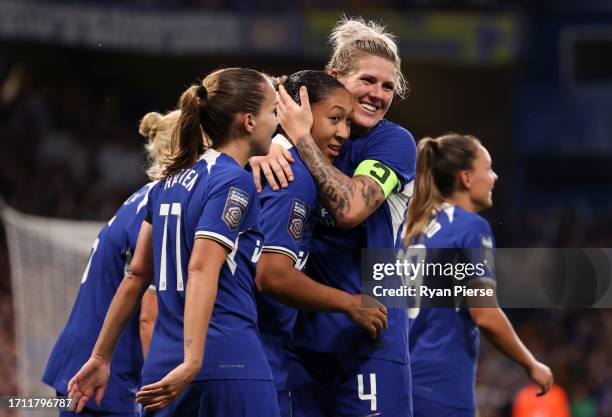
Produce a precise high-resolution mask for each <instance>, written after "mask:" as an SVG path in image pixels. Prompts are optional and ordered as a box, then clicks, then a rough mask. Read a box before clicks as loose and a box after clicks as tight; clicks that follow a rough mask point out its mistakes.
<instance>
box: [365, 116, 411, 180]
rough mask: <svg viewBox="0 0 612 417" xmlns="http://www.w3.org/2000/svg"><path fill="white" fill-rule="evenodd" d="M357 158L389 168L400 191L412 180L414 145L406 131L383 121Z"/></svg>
mask: <svg viewBox="0 0 612 417" xmlns="http://www.w3.org/2000/svg"><path fill="white" fill-rule="evenodd" d="M381 123H382V125H381V126H380V127H378V129H379V131H378V132H375V133H374V134H373V136H372V138H371V139H370V140H368V143H367V144H366V145H365V146H364V148H363V150H362V151H361V154H360V156H359V159H360V161H364V160H367V159H370V160H374V161H377V162H380V163H381V164H383V165H385V166H387V167H389V168H391V169H392V170H393V171H394V172H395V174H396V175H397V178H398V180H399V182H400V189H402V188H403V187H404V186H405V185H406V184H408V183H409V182H411V181H413V180H414V177H415V170H416V144H415V142H414V138H413V137H412V135H411V134H410V132H408V131H407V130H406V129H404V128H402V127H401V126H398V125H396V124H394V123H391V122H388V121H386V120H383V121H382V122H381Z"/></svg>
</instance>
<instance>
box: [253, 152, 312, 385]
mask: <svg viewBox="0 0 612 417" xmlns="http://www.w3.org/2000/svg"><path fill="white" fill-rule="evenodd" d="M290 152H291V155H292V156H293V158H294V160H295V163H294V164H293V165H292V166H291V169H292V170H293V174H294V178H295V179H294V181H292V182H290V183H289V186H288V187H287V188H285V189H281V190H280V191H273V190H272V189H271V188H270V186H269V185H266V186H265V187H264V191H263V192H262V193H261V195H260V204H261V228H262V231H263V234H264V244H263V252H276V253H283V254H285V255H287V256H289V257H290V258H291V259H293V261H294V263H295V268H297V269H298V270H300V271H301V270H302V269H303V268H304V266H305V265H306V260H307V259H308V254H309V250H310V243H311V240H312V224H311V219H312V215H313V213H314V211H315V209H316V206H317V187H316V184H315V182H314V180H313V178H312V176H311V175H310V172H309V171H308V169H307V168H306V167H305V166H304V164H303V162H302V160H301V159H300V157H299V155H298V153H297V150H296V149H295V148H291V149H290ZM258 310H259V329H260V331H261V337H262V342H263V345H264V349H265V351H266V355H267V356H268V360H269V362H270V366H271V368H272V375H273V376H274V383H275V385H276V389H277V390H278V391H282V390H286V389H287V366H286V355H285V352H286V349H287V344H288V343H290V340H291V338H292V335H293V326H294V324H295V319H296V316H297V310H295V309H293V308H291V307H289V306H286V305H285V304H282V303H280V302H278V301H276V300H274V299H272V298H270V297H268V296H266V295H263V294H259V299H258Z"/></svg>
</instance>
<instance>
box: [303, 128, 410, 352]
mask: <svg viewBox="0 0 612 417" xmlns="http://www.w3.org/2000/svg"><path fill="white" fill-rule="evenodd" d="M368 159H371V160H376V161H378V162H380V163H382V164H383V165H385V166H387V167H389V168H391V169H392V170H393V171H394V172H395V174H396V175H397V177H398V179H399V186H398V187H397V189H396V190H395V191H394V192H393V193H392V194H390V195H389V196H388V197H387V199H386V200H385V202H384V203H383V204H382V205H381V206H380V207H379V208H378V209H377V210H376V211H375V212H374V213H372V214H371V215H370V216H369V217H368V218H367V219H366V220H365V221H364V222H363V223H362V224H361V225H359V226H357V227H355V228H353V229H350V230H347V229H341V228H337V227H335V226H334V221H333V218H332V216H331V215H330V214H329V213H328V212H327V211H326V210H325V209H324V208H320V209H318V210H317V213H316V214H315V218H314V222H315V233H314V239H313V244H312V247H311V251H310V258H309V262H308V264H307V273H308V275H309V276H312V277H313V278H316V279H317V280H319V281H320V282H322V283H324V284H326V285H330V286H332V287H336V288H339V289H341V290H344V291H347V292H349V293H351V294H358V293H361V292H362V291H361V249H362V248H394V247H397V245H398V244H399V242H400V239H399V237H400V234H401V230H402V225H403V222H404V218H405V215H406V210H407V206H408V200H409V198H410V196H411V195H412V187H413V180H414V174H415V163H416V145H415V142H414V139H413V138H412V135H411V134H410V132H408V131H407V130H405V129H404V128H402V127H400V126H398V125H396V124H394V123H392V122H389V121H387V120H381V121H380V122H379V123H378V124H377V125H376V126H375V127H374V128H372V129H371V130H370V131H369V132H368V133H367V134H365V135H362V136H359V137H351V138H349V139H348V140H347V141H346V143H344V144H343V146H342V148H341V150H340V155H339V156H338V157H337V158H336V159H335V161H334V165H335V166H336V168H338V169H339V170H341V171H342V172H343V173H344V174H346V175H348V176H350V177H352V176H353V173H354V172H355V169H356V168H357V167H358V165H359V164H360V163H361V162H362V161H364V160H368ZM388 324H389V328H388V329H387V330H386V331H384V332H383V333H382V335H381V336H379V337H378V339H377V340H376V341H372V340H371V338H370V336H369V335H368V334H367V333H366V331H365V330H363V329H361V328H359V327H357V326H356V325H355V324H353V323H352V322H351V321H350V320H349V319H348V318H347V317H346V316H345V315H343V314H340V313H312V312H300V313H299V316H298V320H297V323H296V328H295V338H296V345H297V346H299V347H301V348H305V349H309V350H313V351H318V352H327V353H339V354H350V355H355V356H362V357H374V358H379V359H386V360H393V361H397V362H401V363H406V362H407V360H408V358H407V349H406V346H407V334H406V314H405V312H404V311H402V310H399V309H390V310H389V317H388Z"/></svg>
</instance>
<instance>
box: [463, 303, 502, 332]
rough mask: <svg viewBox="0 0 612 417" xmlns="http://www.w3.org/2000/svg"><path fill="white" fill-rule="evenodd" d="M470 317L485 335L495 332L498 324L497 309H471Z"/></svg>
mask: <svg viewBox="0 0 612 417" xmlns="http://www.w3.org/2000/svg"><path fill="white" fill-rule="evenodd" d="M470 315H471V316H472V321H473V322H474V324H475V325H476V326H477V327H478V329H480V330H481V331H483V332H485V333H490V332H492V331H494V329H495V327H496V326H495V323H497V320H496V318H497V308H489V307H481V308H470Z"/></svg>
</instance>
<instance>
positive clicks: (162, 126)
mask: <svg viewBox="0 0 612 417" xmlns="http://www.w3.org/2000/svg"><path fill="white" fill-rule="evenodd" d="M180 116H181V111H180V110H174V111H171V112H169V113H166V114H165V115H162V114H160V113H157V112H150V113H147V114H145V116H144V117H143V118H142V120H141V121H140V126H139V127H138V133H140V134H141V135H142V136H144V137H145V138H147V139H149V140H148V142H147V143H146V144H145V149H146V150H147V158H148V160H149V168H148V169H147V175H148V176H149V178H150V179H152V180H159V179H161V178H162V171H163V165H164V163H165V162H166V159H167V158H168V156H169V154H170V147H171V142H172V132H173V131H174V128H175V127H176V124H177V122H178V120H179V118H180Z"/></svg>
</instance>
